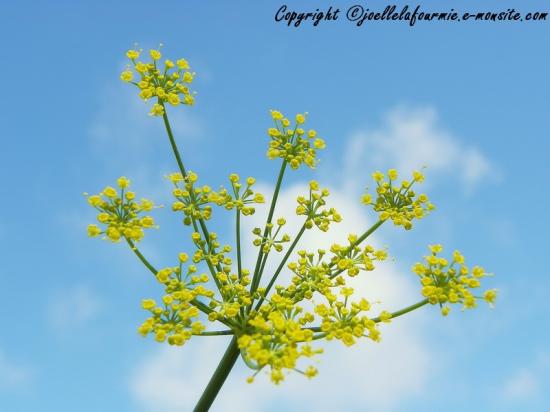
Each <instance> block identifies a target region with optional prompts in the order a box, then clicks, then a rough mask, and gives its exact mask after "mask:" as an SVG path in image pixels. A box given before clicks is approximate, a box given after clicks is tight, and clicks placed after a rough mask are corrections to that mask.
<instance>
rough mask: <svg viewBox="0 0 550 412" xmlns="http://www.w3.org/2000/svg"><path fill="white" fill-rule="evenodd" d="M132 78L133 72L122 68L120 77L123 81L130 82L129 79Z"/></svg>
mask: <svg viewBox="0 0 550 412" xmlns="http://www.w3.org/2000/svg"><path fill="white" fill-rule="evenodd" d="M133 78H134V72H132V71H130V70H124V71H123V72H122V73H121V74H120V79H121V80H123V81H125V82H130V81H132V79H133Z"/></svg>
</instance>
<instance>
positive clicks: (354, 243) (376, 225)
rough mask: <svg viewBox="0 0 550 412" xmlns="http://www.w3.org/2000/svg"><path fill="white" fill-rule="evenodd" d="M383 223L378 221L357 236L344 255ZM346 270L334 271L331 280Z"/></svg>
mask: <svg viewBox="0 0 550 412" xmlns="http://www.w3.org/2000/svg"><path fill="white" fill-rule="evenodd" d="M384 222H385V220H379V221H378V222H376V223H375V224H374V225H372V226H371V227H370V228H369V229H368V230H367V231H366V232H365V233H363V234H362V235H361V236H359V237H358V238H357V239H356V240H355V242H352V243H351V244H350V245H349V247H348V248H347V250H346V253H349V252H350V251H351V250H352V249H353V248H354V247H355V246H357V245H359V244H361V242H363V240H365V239H366V238H368V237H369V236H370V235H372V233H373V232H374V231H375V230H376V229H378V228H379V227H380V226H382V224H383V223H384ZM335 264H336V263H335V262H331V263H330V264H329V265H328V267H329V268H331V267H333V266H334V265H335ZM345 270H346V269H339V270H338V271H336V272H335V273H334V274H332V275H331V279H334V278H335V277H336V276H338V275H339V274H340V273H342V272H343V271H345Z"/></svg>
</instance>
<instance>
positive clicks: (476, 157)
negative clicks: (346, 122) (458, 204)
mask: <svg viewBox="0 0 550 412" xmlns="http://www.w3.org/2000/svg"><path fill="white" fill-rule="evenodd" d="M346 164H347V169H346V170H345V172H344V173H345V174H346V176H347V177H349V176H354V175H356V174H357V173H358V172H359V171H361V174H364V173H365V172H364V164H368V165H369V167H370V168H379V169H382V170H384V169H387V168H391V167H395V168H396V169H398V170H399V171H401V172H402V173H404V174H406V175H408V174H410V172H412V171H413V170H414V169H420V168H421V167H423V166H427V168H428V169H427V171H426V173H427V174H430V175H432V176H441V175H445V178H446V179H448V178H454V177H456V178H458V179H459V181H460V182H461V184H462V185H463V187H464V189H465V191H466V192H468V193H469V192H471V191H473V190H474V189H475V188H476V186H477V185H478V184H479V183H480V182H482V181H483V180H486V179H488V178H490V177H491V176H492V175H494V174H495V173H496V172H495V167H494V166H493V165H492V164H491V162H490V161H489V160H488V159H487V157H486V156H485V155H484V154H483V153H481V152H480V151H479V149H477V148H476V147H474V146H470V145H465V144H464V143H462V142H461V141H460V140H459V139H458V138H456V137H455V136H454V135H453V134H452V133H451V132H450V131H448V130H445V129H444V128H442V127H441V126H440V125H439V124H438V119H437V112H436V111H435V110H434V109H432V108H425V109H407V110H406V109H404V108H398V109H395V110H393V111H390V112H389V113H388V115H387V116H386V118H385V123H384V125H383V127H382V128H379V129H372V130H366V131H360V132H358V133H356V134H355V135H354V136H353V137H352V138H351V139H350V142H349V144H348V147H347V154H346ZM431 178H432V177H431ZM347 181H349V180H347ZM352 181H353V179H352ZM352 184H353V183H352ZM353 189H356V187H353Z"/></svg>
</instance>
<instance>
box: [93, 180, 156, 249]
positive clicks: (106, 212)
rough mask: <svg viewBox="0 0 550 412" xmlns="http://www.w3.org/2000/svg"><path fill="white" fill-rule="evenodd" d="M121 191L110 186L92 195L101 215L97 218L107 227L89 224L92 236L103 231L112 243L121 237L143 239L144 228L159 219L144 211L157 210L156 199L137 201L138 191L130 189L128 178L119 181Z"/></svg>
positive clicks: (151, 226)
mask: <svg viewBox="0 0 550 412" xmlns="http://www.w3.org/2000/svg"><path fill="white" fill-rule="evenodd" d="M117 185H118V188H119V189H120V191H118V190H117V189H115V188H114V187H111V186H107V187H106V188H105V189H103V191H102V192H101V193H99V194H97V195H91V196H88V195H87V194H85V195H86V196H88V203H89V204H90V205H91V206H93V207H94V208H95V209H96V210H97V211H98V212H99V214H98V215H97V220H98V221H99V223H100V224H102V225H103V226H104V228H103V229H102V228H100V227H99V226H98V225H96V224H90V225H88V235H89V236H91V237H96V236H99V235H101V234H104V235H105V238H106V239H109V240H110V241H112V242H118V241H120V239H121V238H126V239H128V240H133V241H136V242H137V241H140V240H141V239H142V238H143V229H150V228H153V227H155V221H154V220H153V218H152V217H151V216H149V215H143V212H149V211H151V210H152V209H153V207H154V205H153V202H151V201H150V200H147V199H141V200H140V201H139V202H137V201H136V200H135V199H136V194H135V193H134V192H132V191H130V190H128V188H129V186H130V181H129V180H128V179H127V178H126V177H124V176H123V177H120V178H119V179H118V180H117Z"/></svg>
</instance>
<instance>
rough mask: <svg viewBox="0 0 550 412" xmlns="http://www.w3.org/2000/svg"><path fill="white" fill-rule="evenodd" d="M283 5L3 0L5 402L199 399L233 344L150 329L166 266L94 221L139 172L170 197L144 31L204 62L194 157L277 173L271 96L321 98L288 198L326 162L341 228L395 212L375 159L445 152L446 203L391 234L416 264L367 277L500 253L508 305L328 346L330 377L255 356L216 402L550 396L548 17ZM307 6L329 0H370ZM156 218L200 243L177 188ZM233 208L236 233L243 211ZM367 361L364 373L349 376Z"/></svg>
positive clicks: (410, 406)
mask: <svg viewBox="0 0 550 412" xmlns="http://www.w3.org/2000/svg"><path fill="white" fill-rule="evenodd" d="M447 3H448V2H442V1H441V0H439V1H424V2H422V5H423V6H424V7H426V8H432V9H437V8H445V7H450V6H449V5H448V4H447ZM498 3H499V2H497V1H472V0H468V1H464V2H461V6H460V7H461V8H462V9H471V8H473V9H480V10H485V9H495V8H498ZM516 3H517V4H516V5H515V6H516V7H517V8H518V9H520V10H522V11H523V10H524V11H529V10H539V9H544V8H545V7H547V4H545V2H543V1H530V2H529V5H528V6H523V5H522V4H521V3H520V2H516ZM281 4H282V3H277V2H261V3H260V2H244V1H233V2H222V1H208V2H201V3H199V2H183V1H165V2H163V3H162V6H160V5H153V4H152V3H151V2H141V1H133V2H127V1H120V2H116V3H112V2H102V1H97V2H88V3H84V2H74V1H71V2H69V1H57V2H38V1H36V2H28V1H20V2H12V4H7V3H4V4H2V6H1V7H0V42H1V43H2V50H3V55H4V58H3V64H2V66H1V67H0V73H1V75H2V79H3V80H4V81H3V82H2V91H3V98H2V99H1V100H0V112H1V113H2V115H1V116H0V124H1V126H2V128H1V130H2V137H1V139H2V150H1V151H0V159H1V162H0V179H1V185H0V194H1V198H2V199H3V201H2V203H1V206H0V210H1V211H2V213H1V214H0V250H2V253H1V255H2V266H1V269H0V278H1V281H2V285H3V286H2V287H1V288H0V298H1V301H2V302H3V306H4V310H3V311H2V312H1V314H0V322H2V324H3V325H4V328H3V332H1V333H0V405H1V407H0V409H1V410H5V411H8V412H30V411H32V412H34V411H41V412H42V411H75V410H78V411H83V412H96V411H111V410H113V411H114V410H116V411H161V412H163V411H172V410H187V409H189V408H190V405H192V403H193V400H194V399H196V397H197V396H198V392H199V391H200V390H201V388H202V386H203V384H204V382H206V380H207V379H208V377H209V376H208V375H209V373H210V371H211V370H212V369H213V367H214V366H215V364H216V362H217V360H218V358H219V357H220V356H221V353H222V351H223V347H224V345H225V343H226V342H225V339H224V338H211V339H209V340H208V342H206V341H201V342H191V343H190V344H189V345H188V346H185V347H183V348H178V350H177V351H174V350H169V349H167V348H163V347H161V345H159V344H157V343H155V342H153V340H152V339H147V340H145V339H141V338H140V337H139V336H138V335H137V333H136V328H137V326H138V325H139V323H140V322H141V321H142V319H143V318H144V316H145V315H144V313H143V311H142V310H141V309H140V301H141V299H142V298H144V297H151V296H158V294H159V293H160V290H159V288H158V285H157V284H156V283H155V282H154V281H153V279H152V278H151V277H150V275H149V274H148V273H147V272H146V271H145V270H144V269H143V268H142V267H140V266H139V262H136V261H135V260H134V257H133V256H131V255H130V251H128V250H127V249H125V247H124V245H122V244H120V245H112V244H110V243H107V242H102V241H100V240H97V239H88V238H87V237H86V233H85V228H86V225H87V223H89V222H92V221H93V219H94V214H93V212H92V211H91V210H90V208H89V207H88V206H87V204H86V202H85V199H84V197H83V196H82V192H85V191H88V192H97V191H100V190H101V189H102V188H103V187H104V186H105V185H107V184H112V183H114V180H115V179H116V178H117V177H118V176H121V175H127V176H128V177H130V178H131V179H132V181H133V184H134V187H135V189H136V191H138V192H139V193H138V194H139V195H143V196H149V197H152V198H153V199H155V200H157V201H158V202H160V203H164V204H168V202H169V200H170V197H169V193H168V189H169V186H168V185H167V183H166V181H165V180H164V179H163V175H165V174H167V173H169V172H171V171H174V169H175V163H174V161H173V159H172V158H171V153H170V151H169V146H168V143H167V141H166V138H165V136H164V134H163V131H162V128H161V124H160V122H159V119H154V118H150V117H149V116H147V112H148V108H147V107H146V105H145V104H143V103H142V102H140V101H138V98H137V96H136V94H135V90H132V89H131V88H129V87H128V86H127V85H125V84H122V82H120V80H119V79H118V76H119V73H120V71H121V70H122V69H124V66H125V57H124V52H125V51H126V50H127V49H128V48H130V47H132V45H133V44H134V43H135V42H138V43H139V45H140V46H141V47H143V48H149V47H154V46H156V45H158V43H160V42H162V43H163V44H164V48H163V50H164V53H165V55H166V56H167V57H172V58H174V59H175V58H177V57H181V56H184V57H186V58H187V59H188V60H189V61H190V62H191V64H192V67H193V69H194V70H195V71H196V72H197V77H196V82H195V83H194V89H195V90H196V91H197V92H198V95H197V104H196V106H194V107H192V108H187V107H186V108H178V109H177V110H172V111H171V112H170V115H171V116H173V119H174V125H175V131H176V133H177V139H178V142H179V144H180V146H181V149H182V152H183V156H184V159H185V162H186V164H187V166H188V168H190V169H192V170H195V171H197V172H198V173H199V175H200V177H201V179H203V180H204V181H205V182H208V183H210V184H211V185H212V186H217V185H219V184H222V183H225V181H226V176H227V175H228V174H229V173H231V172H237V173H240V174H241V175H243V176H246V175H253V176H255V177H257V178H258V180H259V182H260V183H261V185H263V186H262V187H264V188H265V190H266V194H269V193H267V192H269V190H270V188H271V187H272V186H271V185H272V184H273V180H274V174H275V173H276V170H277V168H278V165H276V164H275V163H274V162H269V161H268V160H267V159H266V157H265V155H264V154H265V150H266V146H267V136H266V134H265V129H266V128H267V127H269V125H270V118H269V109H272V108H277V109H279V110H282V111H283V112H285V113H288V114H289V115H292V114H294V113H297V112H302V111H308V112H309V114H310V115H309V120H308V122H309V124H310V125H311V126H312V127H314V128H315V129H317V130H318V131H319V133H320V134H321V135H322V136H323V137H324V138H325V140H326V142H327V146H328V148H327V150H325V151H324V153H323V154H322V163H321V164H320V165H319V167H318V169H317V170H315V171H313V172H312V171H307V170H303V171H299V172H297V173H292V174H290V175H289V179H288V185H289V186H288V187H289V188H288V189H287V190H286V191H285V192H283V198H282V208H281V209H280V211H281V213H282V212H284V211H285V210H287V209H288V210H292V202H293V197H295V196H294V194H295V192H296V191H297V190H298V188H299V187H300V185H302V184H303V182H306V181H307V180H309V179H311V178H313V177H314V178H317V179H319V180H321V181H322V182H323V183H324V184H326V185H328V186H329V187H331V188H333V192H334V202H336V203H337V204H338V205H341V208H343V209H344V210H345V211H346V212H347V213H348V214H347V215H348V216H350V218H349V219H348V220H347V223H346V220H345V221H344V223H343V225H344V226H343V229H341V230H340V229H339V230H340V232H338V233H339V234H340V235H342V234H343V233H344V232H345V231H346V229H347V228H350V230H356V229H354V228H355V225H354V224H356V223H357V222H363V223H368V222H369V221H372V219H374V217H373V215H372V214H369V212H368V211H367V210H366V209H364V208H361V207H360V206H359V203H358V201H357V200H358V197H359V193H360V190H361V189H362V188H364V187H365V186H366V185H367V184H369V182H370V173H371V172H372V171H374V169H376V168H378V167H380V168H387V167H393V166H401V167H402V168H405V169H406V168H407V167H409V166H411V165H414V164H416V163H422V164H424V163H425V164H427V166H428V169H427V180H428V183H427V187H426V191H427V192H428V194H429V195H430V197H431V199H432V200H433V202H434V203H435V204H436V205H437V210H436V211H435V212H434V213H433V215H432V216H430V217H429V218H427V219H426V220H425V221H422V222H421V223H420V224H419V225H418V227H417V228H416V229H415V230H413V231H412V232H410V233H404V232H403V231H400V230H397V229H396V228H393V227H390V226H389V225H388V226H387V227H383V229H382V230H381V231H380V233H379V235H377V236H378V237H377V241H378V242H379V243H380V244H382V245H387V246H389V248H390V249H389V251H390V254H391V255H392V256H394V257H395V262H392V264H391V265H387V266H385V267H384V268H383V269H382V270H381V273H380V274H379V275H373V276H374V277H373V278H372V279H371V280H370V283H369V279H368V278H365V283H364V286H363V288H364V289H365V290H366V291H368V293H373V294H374V295H376V293H377V292H379V293H380V299H381V300H382V301H383V302H384V304H385V305H387V306H385V307H387V308H388V309H398V308H400V307H401V306H406V305H408V304H410V303H413V302H415V301H416V300H417V299H418V298H417V295H418V296H419V287H418V285H417V283H416V279H415V278H414V275H413V274H412V273H410V271H409V268H410V266H411V265H412V264H413V263H414V262H415V261H416V260H418V259H419V258H420V257H421V256H422V255H423V254H425V250H426V246H427V245H428V244H431V243H438V242H441V243H443V244H444V245H445V246H446V248H447V249H446V250H448V251H450V250H453V249H454V248H459V249H461V250H462V251H463V252H464V254H465V255H466V256H467V259H468V260H469V261H470V262H472V264H473V263H480V264H482V265H483V266H484V267H485V268H486V269H487V270H488V271H490V272H493V273H495V274H496V276H495V277H494V278H491V279H489V280H488V286H489V287H496V288H498V289H499V290H500V296H499V301H498V304H497V307H496V309H495V310H489V309H487V308H485V307H483V308H479V309H478V310H476V311H471V312H464V313H462V312H460V311H459V310H455V311H453V313H452V315H451V316H449V318H446V319H443V318H441V317H440V316H439V315H438V313H437V310H435V308H431V307H428V308H423V309H422V310H421V311H419V312H418V313H414V314H411V316H409V317H407V318H404V319H400V320H396V321H395V322H394V323H393V324H392V325H389V327H387V328H385V329H387V338H386V330H384V331H383V333H384V337H385V338H384V340H383V341H382V343H381V344H380V345H374V344H372V343H370V342H364V343H363V344H362V345H361V346H362V348H357V349H353V350H352V351H349V350H347V349H345V348H344V349H342V348H341V347H339V346H338V345H328V346H327V350H326V353H325V355H323V358H322V359H321V363H320V364H319V365H318V367H319V369H320V376H319V377H318V378H316V379H314V380H312V381H311V382H302V380H301V379H297V378H295V377H289V383H287V384H283V385H281V387H277V388H275V387H273V386H272V385H271V384H269V383H268V382H266V381H267V379H266V378H265V377H264V378H263V379H259V381H260V382H258V383H255V384H254V385H255V386H252V387H251V386H247V385H245V384H243V380H244V377H245V376H246V373H247V372H246V371H245V370H244V368H243V367H242V366H239V367H237V368H236V370H235V374H234V375H233V376H231V377H230V379H229V381H228V383H227V386H226V387H224V388H223V389H222V393H221V395H220V398H219V402H218V403H217V404H216V405H215V408H214V410H220V411H224V410H227V411H231V410H236V409H235V408H234V407H232V405H236V404H238V405H248V406H247V407H248V408H249V409H246V408H245V406H243V408H245V409H246V410H258V411H273V410H279V409H278V408H280V407H281V405H283V406H285V407H286V408H288V410H304V408H306V407H307V406H308V405H311V404H312V405H314V406H315V408H316V409H317V410H326V409H324V408H328V407H329V405H333V407H344V408H346V409H347V410H364V409H366V408H369V410H372V411H404V412H414V411H420V410H422V411H426V410H428V411H437V410H446V411H449V412H450V411H464V410H468V411H474V412H475V411H518V410H521V411H533V412H534V411H545V410H549V409H550V398H549V395H548V394H547V393H545V390H544V388H545V387H546V388H548V387H549V385H550V350H549V348H550V333H549V332H548V330H550V328H548V320H547V317H546V314H547V313H548V310H549V309H550V304H549V303H548V302H550V299H549V298H550V280H549V277H548V269H547V262H546V253H547V250H546V249H547V245H548V240H547V237H546V234H547V233H548V229H550V227H549V224H548V219H547V211H548V202H549V201H550V196H549V194H548V191H547V189H546V188H547V186H548V181H549V178H550V173H549V168H548V153H550V144H549V143H548V139H549V137H550V136H549V134H548V119H549V118H550V116H549V109H548V98H549V96H550V80H549V79H548V73H549V72H550V58H549V57H548V53H547V45H548V42H549V40H550V26H549V23H548V22H546V23H544V22H542V23H534V22H533V23H530V24H528V23H525V24H509V23H508V24H507V23H486V24H481V23H473V24H465V23H464V24H446V23H433V24H421V23H418V24H417V25H416V26H415V27H414V28H410V27H408V26H407V25H404V24H394V23H386V24H384V23H378V24H371V25H368V26H365V27H360V28H358V27H355V26H353V25H351V24H350V23H349V22H346V21H344V20H343V19H342V20H340V21H337V22H332V23H330V24H328V23H327V22H325V23H321V24H320V25H319V26H318V27H316V28H313V27H311V26H310V25H304V26H303V27H300V28H298V29H295V28H288V27H286V26H285V25H283V24H276V23H275V22H274V21H273V16H274V14H275V11H276V10H277V9H278V8H279V7H280V6H281ZM287 4H288V6H289V8H295V9H299V10H304V11H309V10H311V9H312V11H315V8H316V7H319V8H320V9H323V8H324V7H328V6H329V5H333V6H334V5H336V4H338V5H340V7H341V8H343V9H345V8H347V7H349V6H351V5H353V4H354V2H349V3H346V2H342V1H337V2H336V1H335V2H334V3H330V2H315V4H313V3H312V2H309V1H289V2H287ZM397 4H401V3H397ZM384 5H385V3H382V2H378V1H377V2H372V3H369V5H368V6H369V7H371V8H374V7H375V6H380V7H382V6H384ZM511 6H512V5H511V4H510V5H507V7H511ZM456 7H458V6H456ZM402 172H403V173H407V172H408V170H402ZM354 202H355V203H354ZM285 207H286V209H285ZM156 215H157V218H158V220H159V222H160V225H161V230H159V231H158V232H156V233H153V234H151V235H150V236H148V237H147V239H145V241H144V242H143V250H144V252H145V253H147V254H148V256H150V257H151V260H153V261H155V262H159V263H158V266H161V264H162V263H161V262H164V265H170V264H172V263H171V262H172V261H173V259H174V257H175V254H176V253H177V252H179V251H181V250H182V249H184V248H185V247H186V245H187V237H186V232H185V230H186V229H185V228H183V227H182V226H181V225H180V223H179V220H180V219H179V218H176V217H175V216H174V215H173V214H172V213H171V212H170V211H169V208H165V209H164V210H160V211H159V212H158V213H157V214H156ZM343 215H344V218H346V213H343ZM260 216H261V213H259V216H258V217H255V218H254V219H256V220H257V221H258V222H260V221H261V219H260ZM254 219H252V222H255V221H256V220H254ZM346 225H348V226H346ZM215 227H216V229H217V230H218V231H219V232H220V234H221V236H222V237H224V238H227V239H229V236H230V232H229V230H230V229H231V225H230V221H229V220H228V217H227V216H223V214H220V215H219V219H218V220H216V222H215ZM312 242H313V240H312ZM415 293H416V295H415ZM196 339H197V340H198V339H199V338H196ZM375 346H378V347H375ZM352 374H360V378H354V379H352V381H353V382H348V381H346V379H347V378H346V377H349V376H350V375H352ZM312 399H316V401H315V402H314V401H312ZM310 402H312V403H310ZM331 402H333V403H334V404H332V403H331ZM335 405H336V406H335Z"/></svg>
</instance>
